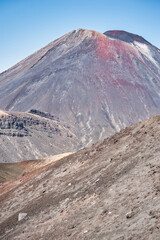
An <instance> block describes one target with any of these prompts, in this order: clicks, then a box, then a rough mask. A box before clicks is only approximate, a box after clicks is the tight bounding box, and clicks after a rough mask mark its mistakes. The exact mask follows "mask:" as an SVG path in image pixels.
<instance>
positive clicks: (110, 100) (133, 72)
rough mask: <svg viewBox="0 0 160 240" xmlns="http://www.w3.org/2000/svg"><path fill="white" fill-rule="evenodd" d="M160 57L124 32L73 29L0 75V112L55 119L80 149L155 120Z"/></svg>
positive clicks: (159, 96)
mask: <svg viewBox="0 0 160 240" xmlns="http://www.w3.org/2000/svg"><path fill="white" fill-rule="evenodd" d="M159 106H160V51H159V50H158V49H157V48H156V47H154V46H153V45H152V44H150V43H148V42H147V41H146V40H144V39H143V38H142V37H140V36H138V35H134V34H131V33H128V32H125V31H108V32H105V33H104V34H102V33H98V32H96V31H91V30H85V29H78V30H76V31H72V32H70V33H68V34H66V35H64V36H62V37H61V38H59V39H57V40H55V41H54V42H52V43H50V44H49V45H47V46H46V47H44V48H42V49H40V50H39V51H37V52H36V53H34V54H32V55H31V56H29V57H27V58H26V59H24V60H23V61H21V62H19V63H18V64H16V65H15V66H13V67H12V68H10V69H9V70H7V71H5V72H3V73H2V74H0V109H2V110H7V111H30V109H37V110H40V111H43V112H48V113H50V114H54V115H56V116H57V117H59V118H60V119H62V120H64V121H66V122H69V123H70V124H73V125H74V126H75V127H76V130H77V131H79V133H80V138H79V140H80V145H79V147H83V146H86V145H87V144H91V143H93V142H95V141H97V140H99V139H102V138H104V137H107V136H109V135H111V134H113V133H114V132H116V131H119V130H120V129H121V128H124V127H125V126H129V125H131V124H133V123H135V122H137V121H141V120H143V119H146V118H149V117H151V116H154V115H157V114H160V107H159Z"/></svg>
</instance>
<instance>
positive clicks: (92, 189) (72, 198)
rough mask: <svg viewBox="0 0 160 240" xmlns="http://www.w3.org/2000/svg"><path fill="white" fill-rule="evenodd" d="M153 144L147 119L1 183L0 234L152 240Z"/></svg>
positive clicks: (155, 215)
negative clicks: (21, 215)
mask: <svg viewBox="0 0 160 240" xmlns="http://www.w3.org/2000/svg"><path fill="white" fill-rule="evenodd" d="M159 142H160V117H154V118H152V119H150V120H147V121H144V122H141V123H138V124H136V125H134V126H133V127H128V128H126V129H124V130H122V131H121V132H120V133H118V134H115V135H114V136H112V137H110V138H108V139H106V140H104V141H102V142H100V143H97V144H95V145H93V146H92V147H90V148H86V149H83V150H80V151H79V152H77V153H75V154H73V155H71V156H68V157H66V158H63V159H61V160H59V161H57V162H55V163H54V165H53V164H52V166H50V167H49V168H48V169H44V170H45V171H43V172H41V173H40V174H39V175H36V176H31V175H30V177H28V178H27V177H26V176H24V177H22V178H19V179H18V180H14V181H13V182H9V183H5V184H2V185H1V189H0V191H1V195H0V197H1V200H0V209H1V212H0V239H3V240H4V239H7V240H15V239H24V240H26V239H30V240H33V239H34V240H36V239H37V240H42V239H43V240H44V239H50V240H53V239H56V240H64V239H65V240H66V239H70V240H75V239H86V240H87V239H95V240H97V239H100V240H103V239H104V240H111V239H112V240H139V239H141V240H153V239H154V240H159V239H160V147H159ZM9 184H11V185H12V189H11V188H9ZM7 186H8V189H9V190H8V193H7V194H6V191H7V190H6V189H7ZM14 187H15V188H14ZM20 212H22V213H27V216H26V218H24V219H23V220H22V221H18V214H19V213H20Z"/></svg>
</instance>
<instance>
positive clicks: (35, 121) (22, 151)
mask: <svg viewBox="0 0 160 240" xmlns="http://www.w3.org/2000/svg"><path fill="white" fill-rule="evenodd" d="M38 114H39V115H38ZM80 147H81V143H80V141H79V140H78V134H77V132H76V130H75V128H74V127H73V126H71V125H70V124H68V123H65V122H64V121H60V120H59V119H58V118H56V117H55V116H53V115H50V114H45V113H43V112H37V111H35V110H32V113H18V112H2V114H1V115H0V162H1V163H2V162H8V163H9V162H18V161H24V160H34V159H37V158H44V157H47V156H50V155H55V154H60V153H64V152H70V151H75V150H77V149H78V148H80Z"/></svg>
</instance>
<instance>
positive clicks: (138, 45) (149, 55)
mask: <svg viewBox="0 0 160 240" xmlns="http://www.w3.org/2000/svg"><path fill="white" fill-rule="evenodd" d="M134 45H135V46H136V48H137V49H138V50H139V51H140V52H141V53H142V54H143V55H144V56H145V57H146V58H148V59H149V60H150V61H151V62H152V63H153V64H154V65H155V66H156V67H157V68H160V66H159V64H158V63H157V62H156V60H155V59H154V58H153V56H152V53H151V51H150V49H149V47H148V46H147V45H146V44H144V43H140V42H137V41H134Z"/></svg>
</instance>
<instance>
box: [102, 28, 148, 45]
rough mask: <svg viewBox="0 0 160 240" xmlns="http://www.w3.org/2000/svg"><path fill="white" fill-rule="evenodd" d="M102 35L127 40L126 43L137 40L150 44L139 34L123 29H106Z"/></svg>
mask: <svg viewBox="0 0 160 240" xmlns="http://www.w3.org/2000/svg"><path fill="white" fill-rule="evenodd" d="M104 35H106V36H107V37H110V38H114V39H118V40H121V41H124V42H128V43H132V42H134V41H137V42H140V43H147V44H150V43H149V42H147V41H146V40H145V39H144V38H143V37H141V36H139V35H136V34H133V33H129V32H126V31H123V30H111V31H107V32H104Z"/></svg>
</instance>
